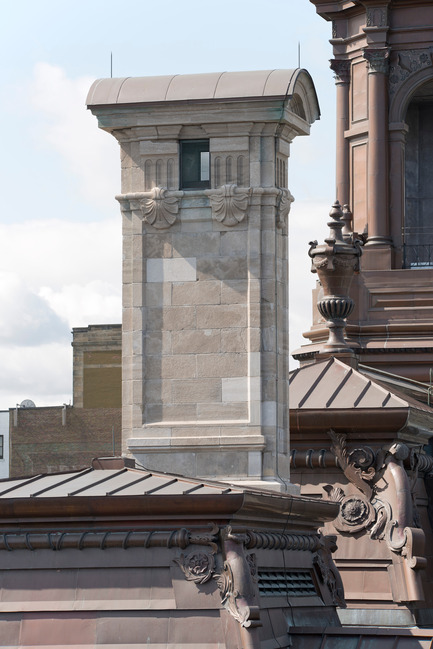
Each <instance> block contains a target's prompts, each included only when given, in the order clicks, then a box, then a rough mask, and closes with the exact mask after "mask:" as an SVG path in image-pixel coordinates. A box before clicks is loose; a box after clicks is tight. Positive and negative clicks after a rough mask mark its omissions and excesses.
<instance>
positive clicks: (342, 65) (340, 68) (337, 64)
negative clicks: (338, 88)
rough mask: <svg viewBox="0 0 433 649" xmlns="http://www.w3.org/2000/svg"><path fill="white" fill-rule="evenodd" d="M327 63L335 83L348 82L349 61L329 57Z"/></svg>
mask: <svg viewBox="0 0 433 649" xmlns="http://www.w3.org/2000/svg"><path fill="white" fill-rule="evenodd" d="M329 64H330V66H331V70H332V71H333V72H334V79H335V81H336V82H337V83H350V61H342V60H340V59H331V60H330V61H329Z"/></svg>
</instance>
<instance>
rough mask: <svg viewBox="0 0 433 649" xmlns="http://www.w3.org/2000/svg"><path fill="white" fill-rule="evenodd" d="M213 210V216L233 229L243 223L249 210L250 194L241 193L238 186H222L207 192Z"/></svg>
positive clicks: (246, 192) (247, 192)
mask: <svg viewBox="0 0 433 649" xmlns="http://www.w3.org/2000/svg"><path fill="white" fill-rule="evenodd" d="M206 193H207V194H208V196H209V201H210V204H211V208H212V216H213V218H214V219H215V220H216V221H218V223H222V224H223V225H227V226H229V227H233V226H234V225H238V223H241V222H242V221H243V220H244V219H245V217H246V215H247V210H248V205H249V201H250V192H249V190H247V191H239V190H238V187H237V185H222V186H221V187H219V189H217V190H210V191H207V192H206Z"/></svg>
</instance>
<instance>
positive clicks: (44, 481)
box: [0, 458, 244, 499]
mask: <svg viewBox="0 0 433 649" xmlns="http://www.w3.org/2000/svg"><path fill="white" fill-rule="evenodd" d="M110 467H112V468H110ZM243 491H244V489H242V488H241V487H239V488H237V487H236V486H233V485H230V486H229V485H227V484H223V483H218V482H209V481H206V482H203V481H200V480H195V479H192V478H185V477H183V476H176V475H172V474H168V473H158V472H155V471H148V470H147V469H140V468H131V467H127V466H125V465H124V461H123V459H122V458H106V459H97V460H94V461H93V463H92V467H90V468H86V469H83V470H81V471H70V472H67V473H50V474H40V475H36V476H32V477H30V478H19V479H11V480H1V481H0V499H1V498H66V497H68V496H72V497H74V496H148V495H164V496H167V495H168V496H175V495H176V496H177V495H182V494H196V495H212V494H215V495H218V494H229V493H231V494H233V493H238V494H240V493H242V492H243Z"/></svg>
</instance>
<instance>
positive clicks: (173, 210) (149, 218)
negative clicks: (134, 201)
mask: <svg viewBox="0 0 433 649" xmlns="http://www.w3.org/2000/svg"><path fill="white" fill-rule="evenodd" d="M167 192H168V190H167V189H166V188H165V187H154V188H153V189H152V190H151V191H150V192H149V194H150V195H149V197H148V198H143V199H142V200H141V202H140V206H141V211H142V214H143V219H144V220H145V221H146V223H149V225H153V227H154V228H156V229H157V230H165V229H167V228H169V227H170V226H172V225H173V224H174V223H175V222H176V219H177V213H178V212H179V199H178V197H176V196H168V195H167Z"/></svg>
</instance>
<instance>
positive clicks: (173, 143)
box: [87, 70, 319, 489]
mask: <svg viewBox="0 0 433 649" xmlns="http://www.w3.org/2000/svg"><path fill="white" fill-rule="evenodd" d="M87 103H88V106H89V108H90V109H91V111H92V112H93V114H95V115H96V116H97V117H98V122H99V126H100V128H102V129H104V130H106V131H108V132H109V133H111V134H112V135H114V136H115V137H116V139H117V140H118V141H119V144H120V148H121V166H122V194H121V195H120V196H117V199H118V201H119V203H120V206H121V211H122V217H123V325H122V327H123V330H122V354H123V358H122V381H123V396H122V404H123V405H122V420H123V453H124V454H125V455H130V456H133V457H134V458H135V459H136V460H138V461H139V462H140V463H141V464H143V465H144V466H147V467H150V468H153V469H159V470H164V471H170V472H175V473H182V474H186V475H190V476H200V477H208V478H209V477H212V478H218V479H222V480H227V481H236V482H241V483H246V484H250V485H251V484H261V485H262V486H263V484H264V483H263V481H266V484H267V485H268V486H270V487H273V488H276V489H286V488H287V484H288V480H289V468H288V398H287V396H288V394H287V391H288V363H287V354H288V314H287V304H288V277H287V273H288V268H287V219H288V214H289V210H290V205H291V201H292V200H293V197H292V196H291V194H290V192H289V190H288V187H287V168H288V158H289V151H290V144H291V142H292V140H293V139H294V137H296V136H297V135H308V133H309V129H310V125H311V124H312V123H313V122H314V121H315V120H316V119H317V118H318V117H319V107H318V103H317V98H316V94H315V90H314V86H313V83H312V80H311V78H310V76H309V74H308V73H307V72H306V71H305V70H273V71H263V72H243V73H242V72H238V73H234V72H232V73H222V74H221V73H218V74H216V73H215V74H201V75H185V76H166V77H148V78H136V79H134V78H127V79H103V80H99V81H96V82H95V83H94V84H93V86H92V88H91V90H90V92H89V96H88V100H87Z"/></svg>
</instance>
